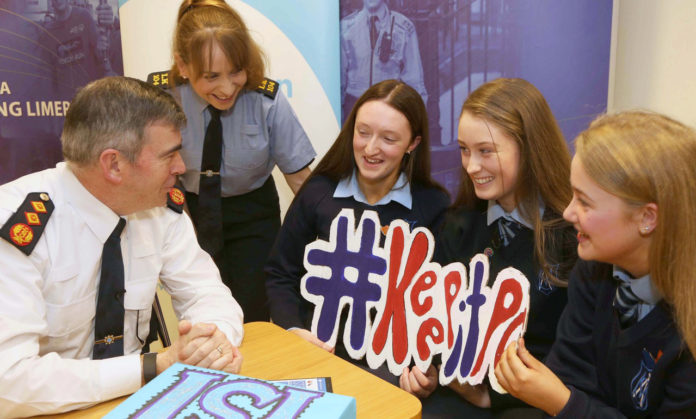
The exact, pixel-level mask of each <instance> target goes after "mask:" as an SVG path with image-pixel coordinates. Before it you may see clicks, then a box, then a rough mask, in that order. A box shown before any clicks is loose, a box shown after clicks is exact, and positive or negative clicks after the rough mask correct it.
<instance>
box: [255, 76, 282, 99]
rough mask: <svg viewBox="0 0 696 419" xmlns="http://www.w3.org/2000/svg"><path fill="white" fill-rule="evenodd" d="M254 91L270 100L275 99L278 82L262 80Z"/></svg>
mask: <svg viewBox="0 0 696 419" xmlns="http://www.w3.org/2000/svg"><path fill="white" fill-rule="evenodd" d="M256 91H257V92H259V93H263V94H264V95H266V96H268V97H270V98H271V99H275V97H276V95H277V94H278V82H277V81H275V80H271V79H263V81H262V82H261V84H260V85H259V87H257V88H256Z"/></svg>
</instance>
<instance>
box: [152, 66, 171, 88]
mask: <svg viewBox="0 0 696 419" xmlns="http://www.w3.org/2000/svg"><path fill="white" fill-rule="evenodd" d="M147 82H148V83H150V84H151V85H153V86H159V87H161V88H162V89H165V90H167V89H169V70H166V71H155V72H154V73H150V74H148V75H147Z"/></svg>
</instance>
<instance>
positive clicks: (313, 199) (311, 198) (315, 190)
mask: <svg viewBox="0 0 696 419" xmlns="http://www.w3.org/2000/svg"><path fill="white" fill-rule="evenodd" d="M448 205H449V197H448V195H447V193H446V192H445V191H444V189H443V188H442V187H441V186H440V185H438V184H437V183H436V182H435V181H433V180H432V178H431V177H430V150H429V137H428V117H427V114H426V110H425V104H424V103H423V100H422V99H421V97H420V95H419V94H418V92H416V90H414V89H413V88H412V87H410V86H409V85H407V84H405V83H403V82H401V81H397V80H385V81H382V82H380V83H377V84H375V85H373V86H372V87H370V88H369V89H368V90H367V91H365V93H364V94H363V95H362V96H361V97H360V98H359V99H358V101H357V102H356V104H355V106H354V107H353V110H352V111H351V113H350V115H349V116H348V118H347V119H346V122H345V124H344V125H343V128H342V129H341V132H340V133H339V134H338V138H337V139H336V141H335V142H334V144H333V146H332V147H331V149H330V150H329V151H328V152H327V154H326V155H325V156H324V158H323V159H322V160H321V161H320V162H319V164H318V165H317V167H316V169H315V170H314V172H312V175H311V176H310V177H309V179H308V180H307V182H306V183H305V184H304V185H303V186H302V189H300V191H299V193H298V194H297V196H295V199H294V200H293V202H292V204H291V205H290V208H289V209H288V213H287V215H286V216H285V220H284V222H283V226H282V228H281V230H280V233H279V234H278V240H277V241H276V243H275V245H274V247H273V250H272V252H271V256H270V258H269V261H268V264H267V265H266V269H265V270H266V273H267V280H266V288H267V290H268V298H269V302H270V309H271V318H272V319H273V321H274V322H275V323H276V324H278V325H280V326H282V327H284V328H286V329H288V330H291V331H292V332H293V333H296V334H297V335H299V336H301V337H302V338H304V339H306V340H307V341H309V342H312V343H314V344H315V345H318V346H320V347H322V348H324V349H326V350H329V351H334V350H335V353H336V354H337V355H339V356H341V357H343V358H345V359H347V360H349V361H350V362H354V363H358V364H359V365H362V366H363V367H364V368H368V367H367V363H366V362H364V361H353V360H351V359H350V358H349V357H348V354H347V352H346V350H345V348H343V346H342V344H340V340H339V344H337V347H336V348H331V347H329V346H328V345H327V344H326V343H325V342H322V341H320V340H319V339H318V338H317V337H316V336H314V335H313V334H312V333H311V332H310V331H309V329H310V328H311V327H310V326H311V316H312V310H313V307H314V306H313V305H312V304H311V303H310V302H309V301H307V300H305V299H304V298H303V297H302V295H301V294H300V280H301V278H302V276H303V275H304V274H305V273H306V270H305V269H304V266H303V257H304V251H305V246H306V245H307V244H309V243H311V242H313V241H315V240H317V239H323V240H328V239H329V235H330V227H331V222H332V221H333V219H334V218H335V217H336V215H338V213H339V212H340V211H341V210H342V209H344V208H350V209H353V210H354V212H355V217H356V220H359V219H360V217H361V215H362V212H363V211H365V210H371V211H375V212H377V214H378V216H379V221H380V224H381V225H382V226H388V225H389V224H390V223H391V222H392V221H393V220H395V219H401V220H404V221H406V222H407V223H409V224H410V226H411V228H412V229H413V228H416V227H426V228H433V227H434V226H435V225H436V224H437V223H438V222H439V220H440V216H441V215H442V214H443V212H444V210H445V208H447V206H448ZM382 239H384V237H382ZM382 241H383V240H382ZM341 333H342V332H339V336H340V335H341ZM368 369H369V368H368ZM371 371H372V372H373V373H375V374H376V375H378V376H380V377H381V378H383V379H385V380H387V381H390V382H392V383H394V384H397V383H398V377H395V376H393V375H392V374H391V373H389V371H388V369H387V367H386V365H383V367H382V368H380V369H379V370H378V371H376V370H371Z"/></svg>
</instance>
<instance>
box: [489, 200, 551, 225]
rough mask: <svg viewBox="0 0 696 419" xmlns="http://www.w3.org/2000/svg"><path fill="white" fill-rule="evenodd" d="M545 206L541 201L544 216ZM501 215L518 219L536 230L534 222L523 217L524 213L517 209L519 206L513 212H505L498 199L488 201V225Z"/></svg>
mask: <svg viewBox="0 0 696 419" xmlns="http://www.w3.org/2000/svg"><path fill="white" fill-rule="evenodd" d="M545 208H546V207H545V206H544V204H543V203H539V213H540V215H541V216H542V217H543V216H544V209H545ZM501 217H503V218H507V219H508V220H513V221H517V222H518V223H520V224H522V225H523V226H525V227H527V228H528V229H530V230H534V227H533V226H532V224H531V223H530V222H529V221H527V220H525V219H524V218H522V215H521V214H520V212H519V211H518V210H517V208H515V209H514V210H512V212H505V210H504V209H503V207H501V206H500V204H498V203H497V202H496V201H494V200H490V201H488V211H487V213H486V218H487V222H488V225H491V224H493V223H494V222H496V221H497V220H498V218H501Z"/></svg>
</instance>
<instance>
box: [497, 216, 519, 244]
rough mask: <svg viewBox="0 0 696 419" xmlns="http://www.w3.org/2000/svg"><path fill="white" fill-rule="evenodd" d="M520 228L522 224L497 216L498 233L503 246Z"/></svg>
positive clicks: (508, 242)
mask: <svg viewBox="0 0 696 419" xmlns="http://www.w3.org/2000/svg"><path fill="white" fill-rule="evenodd" d="M521 229H522V225H521V224H520V223H518V222H517V221H515V220H511V219H509V218H505V217H500V218H498V234H499V235H500V241H501V242H502V244H503V246H507V245H509V244H510V242H511V241H512V239H514V238H515V236H516V235H517V233H519V232H520V230H521Z"/></svg>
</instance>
